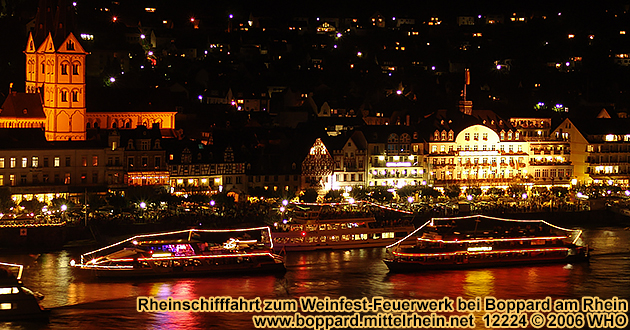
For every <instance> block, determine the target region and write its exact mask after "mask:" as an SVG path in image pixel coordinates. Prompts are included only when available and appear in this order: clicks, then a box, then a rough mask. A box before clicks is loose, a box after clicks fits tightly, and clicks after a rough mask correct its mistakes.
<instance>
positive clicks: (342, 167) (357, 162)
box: [328, 131, 367, 191]
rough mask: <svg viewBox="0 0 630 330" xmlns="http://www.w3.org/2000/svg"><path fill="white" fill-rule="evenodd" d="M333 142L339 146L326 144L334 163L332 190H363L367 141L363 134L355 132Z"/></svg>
mask: <svg viewBox="0 0 630 330" xmlns="http://www.w3.org/2000/svg"><path fill="white" fill-rule="evenodd" d="M335 140H337V142H338V143H339V142H340V143H341V145H331V144H328V146H329V148H330V149H331V152H332V155H333V158H334V161H335V169H334V174H333V176H332V189H333V190H339V189H343V190H344V191H350V190H352V189H353V188H355V187H359V188H364V187H365V178H366V177H365V175H366V165H367V161H366V159H367V141H366V140H365V137H364V136H363V133H362V132H360V131H357V132H355V133H353V134H352V136H350V138H347V137H343V138H341V139H340V138H337V139H335Z"/></svg>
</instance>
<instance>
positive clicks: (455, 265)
mask: <svg viewBox="0 0 630 330" xmlns="http://www.w3.org/2000/svg"><path fill="white" fill-rule="evenodd" d="M588 260H589V256H588V255H587V254H577V255H569V256H566V257H559V258H522V259H512V260H483V261H469V262H448V263H446V262H444V263H427V262H417V261H405V260H400V259H384V260H383V262H384V263H385V265H387V268H389V271H390V272H392V273H409V272H422V271H431V270H449V269H471V268H491V267H507V266H525V265H538V264H554V263H579V262H587V261H588Z"/></svg>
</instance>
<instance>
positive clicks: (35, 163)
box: [31, 156, 39, 167]
mask: <svg viewBox="0 0 630 330" xmlns="http://www.w3.org/2000/svg"><path fill="white" fill-rule="evenodd" d="M31 166H33V167H39V157H36V156H34V157H33V158H32V159H31Z"/></svg>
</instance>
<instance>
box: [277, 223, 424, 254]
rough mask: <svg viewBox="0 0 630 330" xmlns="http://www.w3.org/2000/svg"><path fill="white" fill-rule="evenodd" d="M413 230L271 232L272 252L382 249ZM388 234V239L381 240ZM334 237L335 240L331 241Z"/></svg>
mask: <svg viewBox="0 0 630 330" xmlns="http://www.w3.org/2000/svg"><path fill="white" fill-rule="evenodd" d="M413 230H414V228H413V227H392V228H354V229H347V230H336V231H335V230H331V231H312V232H305V233H304V235H301V233H300V232H272V238H273V241H274V245H273V250H274V251H276V252H280V251H287V252H291V251H316V250H337V249H339V250H343V249H361V248H374V247H384V246H388V245H390V244H393V243H395V242H396V241H398V240H399V239H401V238H402V237H405V236H407V234H409V233H410V232H412V231H413ZM384 233H389V234H391V236H390V237H389V238H383V236H384V235H383V234H384ZM332 237H336V240H332V239H331V238H332Z"/></svg>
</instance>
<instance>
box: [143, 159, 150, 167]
mask: <svg viewBox="0 0 630 330" xmlns="http://www.w3.org/2000/svg"><path fill="white" fill-rule="evenodd" d="M148 164H149V157H142V166H143V167H147V165H148Z"/></svg>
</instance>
